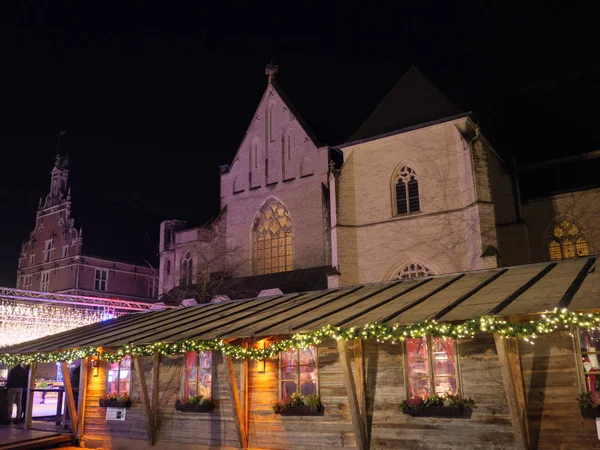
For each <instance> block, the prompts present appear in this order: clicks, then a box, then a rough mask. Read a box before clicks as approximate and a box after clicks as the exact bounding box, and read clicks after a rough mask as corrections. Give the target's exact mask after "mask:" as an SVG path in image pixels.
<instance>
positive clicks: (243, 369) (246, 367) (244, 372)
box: [240, 339, 252, 439]
mask: <svg viewBox="0 0 600 450" xmlns="http://www.w3.org/2000/svg"><path fill="white" fill-rule="evenodd" d="M251 345H252V344H251V342H250V339H244V347H246V348H248V347H251ZM249 371H250V361H249V360H248V358H246V359H244V360H243V361H242V363H241V366H240V391H242V392H241V398H240V400H241V404H242V412H243V417H244V430H246V433H249V428H250V420H249V418H250V405H249V404H248V381H249V373H250V372H249ZM246 436H247V435H246ZM246 439H247V437H246Z"/></svg>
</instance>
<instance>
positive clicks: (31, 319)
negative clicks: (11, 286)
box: [0, 300, 106, 351]
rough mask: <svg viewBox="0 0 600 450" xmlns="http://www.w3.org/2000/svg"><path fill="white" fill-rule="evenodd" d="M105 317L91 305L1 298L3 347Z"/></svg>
mask: <svg viewBox="0 0 600 450" xmlns="http://www.w3.org/2000/svg"><path fill="white" fill-rule="evenodd" d="M105 318H106V317H105V312H104V311H99V310H92V309H89V308H86V309H82V308H76V307H65V306H57V305H48V304H32V303H26V302H17V301H12V300H11V301H8V300H0V336H1V338H0V348H1V347H5V346H9V345H14V344H18V343H21V342H25V341H29V340H32V339H38V338H42V337H45V336H48V335H51V334H56V333H60V332H63V331H67V330H72V329H73V328H77V327H81V326H83V325H88V324H91V323H94V322H99V321H101V320H104V319H105ZM0 351H1V350H0Z"/></svg>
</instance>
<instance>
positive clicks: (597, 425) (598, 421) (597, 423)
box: [596, 417, 600, 439]
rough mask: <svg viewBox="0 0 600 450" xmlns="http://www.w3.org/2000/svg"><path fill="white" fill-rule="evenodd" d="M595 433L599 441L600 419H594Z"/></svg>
mask: <svg viewBox="0 0 600 450" xmlns="http://www.w3.org/2000/svg"><path fill="white" fill-rule="evenodd" d="M596 431H597V432H598V439H600V417H596Z"/></svg>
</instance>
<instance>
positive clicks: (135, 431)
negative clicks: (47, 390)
mask: <svg viewBox="0 0 600 450" xmlns="http://www.w3.org/2000/svg"><path fill="white" fill-rule="evenodd" d="M152 360H153V358H152V357H146V358H144V359H143V361H144V372H145V376H146V383H147V385H148V389H149V391H150V392H152V389H154V387H153V386H152ZM183 362H184V360H183V355H182V356H176V357H166V356H163V357H162V358H161V366H160V388H159V398H158V405H159V408H158V417H157V421H158V430H157V433H156V445H157V446H161V445H162V446H163V447H164V446H166V448H170V447H173V445H172V444H174V443H179V444H183V445H188V444H197V445H203V446H222V447H223V448H227V447H230V448H237V447H238V445H237V442H238V441H237V436H236V431H235V426H234V424H233V422H232V417H233V408H232V403H231V395H230V393H229V388H228V387H227V382H226V370H227V367H226V365H225V364H224V361H223V358H222V356H221V355H220V354H218V353H215V356H214V363H215V364H216V375H215V377H214V378H213V382H214V383H215V384H214V398H213V400H214V401H215V403H216V405H217V408H216V409H215V411H213V413H211V414H194V413H182V412H179V411H176V410H175V401H176V399H177V398H178V397H180V396H181V392H180V390H181V382H182V377H183ZM132 367H133V364H132ZM107 368H108V364H107V363H106V362H101V367H100V370H99V376H98V377H93V376H91V374H90V376H89V377H88V379H89V380H90V383H89V384H88V389H89V390H88V396H87V398H86V422H85V431H84V441H85V439H86V438H88V439H93V440H97V439H101V440H104V441H105V442H110V441H111V440H112V441H114V440H115V439H117V440H118V439H131V440H135V441H138V440H139V444H140V447H143V448H147V435H146V429H145V420H146V419H145V415H144V410H143V405H142V400H141V397H140V390H139V383H136V377H135V375H134V376H133V378H132V381H133V383H132V393H131V399H132V406H131V408H129V409H128V410H127V414H126V420H125V421H123V422H121V421H106V420H105V415H106V409H105V408H100V407H99V406H98V399H99V398H100V397H101V396H102V395H104V394H105V393H106V386H107ZM236 369H237V370H238V371H239V365H238V364H236ZM129 448H131V447H129Z"/></svg>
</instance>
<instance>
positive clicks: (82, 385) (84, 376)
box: [73, 358, 90, 439]
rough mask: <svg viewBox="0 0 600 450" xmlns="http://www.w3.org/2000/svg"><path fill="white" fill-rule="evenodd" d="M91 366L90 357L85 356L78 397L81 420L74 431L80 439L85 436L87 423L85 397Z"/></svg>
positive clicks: (82, 362) (81, 367) (81, 366)
mask: <svg viewBox="0 0 600 450" xmlns="http://www.w3.org/2000/svg"><path fill="white" fill-rule="evenodd" d="M89 367H90V365H89V358H83V359H82V360H81V365H80V366H79V386H78V387H79V396H78V398H77V400H78V405H77V420H78V422H79V426H78V427H77V430H74V431H73V432H74V433H75V437H76V438H77V439H80V438H81V436H83V430H84V423H85V398H86V395H87V381H88V372H89Z"/></svg>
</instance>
